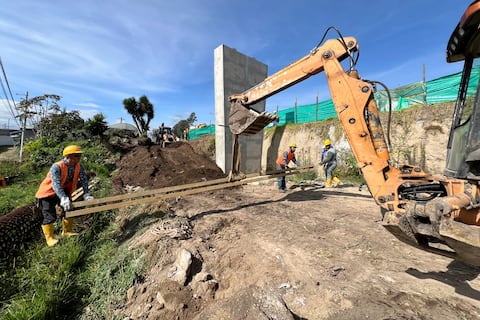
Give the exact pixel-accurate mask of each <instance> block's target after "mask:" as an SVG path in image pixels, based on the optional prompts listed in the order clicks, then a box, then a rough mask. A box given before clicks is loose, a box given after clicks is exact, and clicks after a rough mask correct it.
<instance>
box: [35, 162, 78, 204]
mask: <svg viewBox="0 0 480 320" xmlns="http://www.w3.org/2000/svg"><path fill="white" fill-rule="evenodd" d="M56 164H57V165H59V166H60V172H61V174H62V177H61V186H62V188H63V189H67V195H68V196H70V195H71V194H72V192H73V191H74V190H76V188H77V182H78V177H79V176H80V164H79V163H77V165H76V166H75V173H74V174H73V181H72V182H69V183H68V184H66V183H65V182H66V181H67V175H68V167H67V165H66V164H65V162H63V160H62V161H59V162H57V163H56ZM54 195H55V191H54V190H53V185H52V173H51V172H50V171H48V174H47V177H46V178H45V179H43V181H42V183H41V184H40V187H39V188H38V191H37V193H36V194H35V197H36V198H37V199H42V198H48V197H51V196H54Z"/></svg>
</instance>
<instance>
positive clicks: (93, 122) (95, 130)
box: [85, 113, 108, 140]
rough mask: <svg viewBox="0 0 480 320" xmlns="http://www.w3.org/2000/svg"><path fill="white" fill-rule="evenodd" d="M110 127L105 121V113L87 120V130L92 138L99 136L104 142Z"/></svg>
mask: <svg viewBox="0 0 480 320" xmlns="http://www.w3.org/2000/svg"><path fill="white" fill-rule="evenodd" d="M107 129H108V125H107V122H106V121H105V115H104V114H103V113H97V114H96V115H94V116H93V118H91V119H87V122H85V130H87V132H88V133H90V134H91V135H92V136H97V137H99V138H100V140H102V137H103V136H104V133H105V131H107Z"/></svg>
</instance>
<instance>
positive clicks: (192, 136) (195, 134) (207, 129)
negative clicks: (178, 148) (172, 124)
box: [188, 124, 215, 140]
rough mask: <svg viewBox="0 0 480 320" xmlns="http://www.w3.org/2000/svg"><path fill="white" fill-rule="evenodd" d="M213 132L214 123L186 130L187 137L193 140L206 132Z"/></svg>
mask: <svg viewBox="0 0 480 320" xmlns="http://www.w3.org/2000/svg"><path fill="white" fill-rule="evenodd" d="M214 133H215V125H213V124H212V125H209V126H206V127H203V128H195V129H190V130H189V131H188V139H189V140H194V139H198V138H200V137H201V136H204V135H206V134H214Z"/></svg>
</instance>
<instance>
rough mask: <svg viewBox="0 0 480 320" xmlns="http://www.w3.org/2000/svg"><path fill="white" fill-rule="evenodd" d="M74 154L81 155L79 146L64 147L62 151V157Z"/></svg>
mask: <svg viewBox="0 0 480 320" xmlns="http://www.w3.org/2000/svg"><path fill="white" fill-rule="evenodd" d="M76 153H83V151H82V148H80V146H76V145H71V146H66V147H65V149H63V156H64V157H66V156H68V155H69V154H76Z"/></svg>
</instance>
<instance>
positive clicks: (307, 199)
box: [112, 142, 480, 320]
mask: <svg viewBox="0 0 480 320" xmlns="http://www.w3.org/2000/svg"><path fill="white" fill-rule="evenodd" d="M197 150H198V149H197V148H194V147H192V146H191V145H189V144H188V143H186V142H184V143H181V144H180V145H177V146H172V147H170V148H165V149H159V148H158V149H157V147H156V146H154V147H150V148H148V147H138V148H137V149H136V150H133V151H132V152H131V154H128V155H127V156H125V157H124V158H123V159H122V162H121V163H120V164H119V167H120V168H123V170H120V171H119V174H118V176H117V180H118V181H121V182H122V184H123V186H125V185H137V186H142V187H160V186H162V187H163V186H167V185H173V184H178V182H180V183H190V182H196V181H204V180H209V179H215V178H218V177H221V176H222V174H223V173H222V172H221V170H220V169H218V168H217V167H216V166H215V165H214V162H213V161H212V160H211V159H210V158H209V157H208V156H206V155H204V154H200V153H197V152H196V151H197ZM170 161H174V162H175V164H174V165H173V164H172V163H170ZM127 168H128V170H127ZM127 171H128V174H127V173H126V172H127ZM184 173H188V174H184ZM274 183H275V181H271V180H269V181H267V182H266V183H261V184H260V183H258V184H251V185H247V186H244V187H238V188H232V189H222V190H219V191H213V192H206V193H201V194H196V195H189V196H185V197H183V198H177V199H174V200H171V201H169V202H168V203H166V204H165V203H164V204H159V207H160V206H163V208H165V206H166V207H168V211H169V213H170V214H169V216H168V217H167V218H164V219H159V220H158V222H157V223H154V224H151V225H149V226H148V227H146V228H144V229H142V230H137V231H136V233H135V234H134V235H133V236H131V237H130V238H129V239H128V246H129V247H130V248H131V249H138V248H142V249H144V250H145V255H146V257H147V259H148V261H149V267H148V269H147V271H146V273H145V274H143V275H141V277H139V281H135V282H134V284H132V287H131V288H130V290H129V291H128V293H127V296H126V297H125V305H123V306H119V307H118V308H117V309H116V310H112V314H114V315H116V316H118V317H120V318H122V319H186V320H187V319H199V320H200V319H202V320H203V319H235V320H236V319H252V320H253V319H255V320H257V319H332V320H333V319H385V320H386V319H398V320H400V319H422V320H425V319H432V320H437V319H478V318H480V279H479V278H478V274H479V272H480V269H477V268H472V267H468V266H465V265H462V264H459V263H456V262H453V261H451V260H450V259H448V258H445V257H441V256H437V255H434V254H431V253H427V252H423V251H421V250H418V249H416V248H413V247H410V246H407V245H406V244H404V243H402V242H400V241H398V240H397V239H396V238H395V237H394V236H393V235H391V234H390V233H388V232H387V231H386V230H385V229H384V228H383V227H382V226H381V224H380V211H379V208H378V207H377V205H376V204H375V203H374V201H373V199H372V198H371V196H370V194H369V192H368V191H367V190H366V188H364V189H363V190H359V189H358V186H353V185H347V184H344V185H342V186H340V187H339V188H336V189H326V188H323V184H321V183H311V184H306V185H301V186H300V185H295V184H294V183H293V182H292V181H290V182H289V183H288V187H289V188H290V189H289V190H288V192H287V193H279V192H278V191H277V190H276V188H275V186H274ZM152 210H153V211H154V210H155V208H153V209H152V205H148V206H147V205H145V206H141V207H140V208H138V209H137V210H136V211H135V212H132V211H129V212H126V211H124V210H123V209H122V210H121V211H122V212H121V213H120V214H119V219H124V220H125V219H126V220H131V221H137V220H138V218H139V217H141V216H142V215H144V214H145V212H151V211H152ZM125 226H127V228H128V226H130V227H133V226H132V225H131V224H130V225H129V224H128V221H127V222H125ZM126 232H128V230H126Z"/></svg>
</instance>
